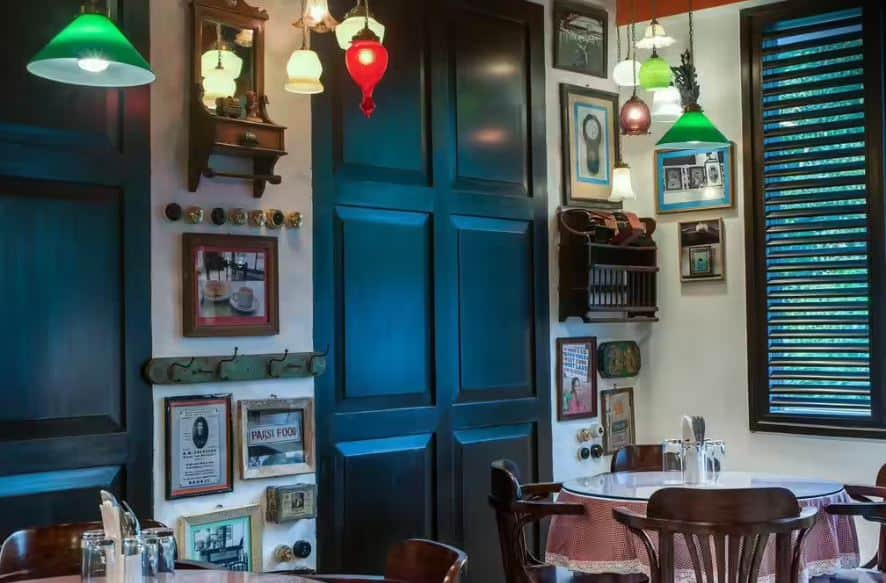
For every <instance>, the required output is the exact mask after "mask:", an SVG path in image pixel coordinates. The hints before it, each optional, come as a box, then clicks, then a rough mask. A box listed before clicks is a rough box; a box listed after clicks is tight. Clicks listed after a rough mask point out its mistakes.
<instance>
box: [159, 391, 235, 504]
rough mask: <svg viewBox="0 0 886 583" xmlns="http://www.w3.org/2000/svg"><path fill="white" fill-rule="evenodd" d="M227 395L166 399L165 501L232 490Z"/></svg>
mask: <svg viewBox="0 0 886 583" xmlns="http://www.w3.org/2000/svg"><path fill="white" fill-rule="evenodd" d="M232 447H233V439H232V432H231V395H198V396H190V397H167V398H166V447H165V453H166V499H167V500H174V499H176V498H186V497H189V496H204V495H206V494H217V493H220V492H231V491H232V490H233V489H234V472H233V459H234V455H233V453H232Z"/></svg>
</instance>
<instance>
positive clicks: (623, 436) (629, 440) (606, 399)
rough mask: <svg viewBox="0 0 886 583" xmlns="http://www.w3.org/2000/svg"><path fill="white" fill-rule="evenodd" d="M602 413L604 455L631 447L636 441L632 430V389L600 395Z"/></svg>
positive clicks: (605, 392) (606, 392)
mask: <svg viewBox="0 0 886 583" xmlns="http://www.w3.org/2000/svg"><path fill="white" fill-rule="evenodd" d="M600 401H601V404H600V408H601V409H602V412H603V451H604V453H605V454H606V455H610V454H613V453H615V452H617V451H618V450H619V449H621V448H623V447H625V446H627V445H633V444H634V441H635V440H636V433H635V428H634V389H633V388H630V387H624V388H620V389H612V390H610V391H603V392H602V393H600Z"/></svg>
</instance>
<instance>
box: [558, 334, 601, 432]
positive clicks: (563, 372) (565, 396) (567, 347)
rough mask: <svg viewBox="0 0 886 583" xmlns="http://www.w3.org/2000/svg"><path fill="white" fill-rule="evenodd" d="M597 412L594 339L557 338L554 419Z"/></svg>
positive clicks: (595, 347)
mask: <svg viewBox="0 0 886 583" xmlns="http://www.w3.org/2000/svg"><path fill="white" fill-rule="evenodd" d="M596 416H597V339H596V338H594V337H586V338H558V339H557V420H558V421H564V420H568V419H589V418H591V417H596Z"/></svg>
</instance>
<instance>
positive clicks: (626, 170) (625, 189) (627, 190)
mask: <svg viewBox="0 0 886 583" xmlns="http://www.w3.org/2000/svg"><path fill="white" fill-rule="evenodd" d="M636 198H637V195H636V194H635V193H634V187H633V185H632V184H631V167H630V166H628V165H627V164H625V163H624V162H618V163H617V164H616V165H615V167H614V168H613V169H612V192H611V193H610V194H609V202H621V201H623V200H634V199H636Z"/></svg>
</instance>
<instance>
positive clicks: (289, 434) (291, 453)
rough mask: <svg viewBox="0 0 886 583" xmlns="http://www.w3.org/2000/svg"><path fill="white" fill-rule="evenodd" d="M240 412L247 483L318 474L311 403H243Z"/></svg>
mask: <svg viewBox="0 0 886 583" xmlns="http://www.w3.org/2000/svg"><path fill="white" fill-rule="evenodd" d="M239 408H240V411H239V415H238V420H239V424H240V438H241V447H240V449H241V472H242V475H243V478H244V479H249V478H261V477H270V476H285V475H292V474H303V473H310V472H313V471H314V469H313V448H314V414H313V401H312V400H311V399H267V400H263V401H240V403H239Z"/></svg>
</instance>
